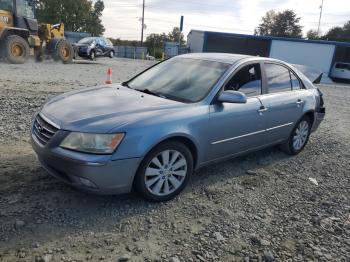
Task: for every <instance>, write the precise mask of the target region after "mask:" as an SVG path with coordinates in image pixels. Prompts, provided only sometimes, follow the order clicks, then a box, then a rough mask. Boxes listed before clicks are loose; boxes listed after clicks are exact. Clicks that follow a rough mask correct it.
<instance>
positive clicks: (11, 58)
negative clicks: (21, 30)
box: [4, 35, 30, 64]
mask: <svg viewBox="0 0 350 262" xmlns="http://www.w3.org/2000/svg"><path fill="white" fill-rule="evenodd" d="M4 52H5V53H4V56H5V58H6V60H7V61H8V62H9V63H11V64H24V63H25V62H27V61H28V58H29V54H30V47H29V44H28V42H27V41H26V40H25V39H24V38H22V37H20V36H18V35H10V36H8V37H7V38H6V39H5V50H4Z"/></svg>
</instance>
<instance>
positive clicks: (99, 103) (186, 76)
mask: <svg viewBox="0 0 350 262" xmlns="http://www.w3.org/2000/svg"><path fill="white" fill-rule="evenodd" d="M324 115H325V108H324V106H323V98H322V94H321V92H320V91H319V90H318V89H317V88H316V87H315V86H314V85H313V83H312V82H311V81H310V80H309V79H307V77H305V76H304V75H303V74H302V73H301V72H299V71H298V69H297V68H295V67H293V66H292V65H289V64H287V63H284V62H282V61H279V60H274V59H269V58H259V57H250V56H243V55H232V54H214V53H211V54H205V53H203V54H187V55H182V56H178V57H175V58H172V59H169V60H167V61H164V62H161V63H159V64H157V65H155V66H153V67H151V68H149V69H147V70H146V71H144V72H142V73H141V74H139V75H137V76H135V77H134V78H132V79H130V80H129V81H127V82H124V83H121V84H116V85H111V86H102V87H94V88H88V89H84V90H79V91H74V92H70V93H66V94H63V95H60V96H58V97H56V98H54V99H52V100H51V101H49V102H48V103H47V104H45V105H44V106H43V108H42V110H41V111H40V112H38V114H37V115H36V117H35V120H34V121H33V124H32V128H31V138H32V145H33V148H34V150H35V152H36V153H37V155H38V159H39V161H40V162H41V164H42V166H43V167H44V168H45V169H46V170H47V171H48V172H49V173H50V174H51V175H53V176H55V177H57V178H59V179H61V180H62V181H64V182H66V183H67V184H70V185H72V186H74V187H77V188H80V189H83V190H86V191H89V192H95V193H101V194H118V193H127V192H130V191H131V190H132V189H135V190H137V192H139V193H140V194H141V195H142V196H143V197H144V198H146V199H149V200H152V201H165V200H169V199H172V198H173V197H175V196H176V195H177V194H179V193H180V192H181V191H182V190H183V189H184V187H185V186H186V184H187V182H188V181H189V178H190V176H191V175H192V173H193V172H194V170H196V169H198V168H200V167H203V166H205V165H208V164H210V163H212V162H214V161H219V160H224V159H227V158H232V157H235V156H239V155H242V154H247V153H249V152H252V151H256V150H260V149H262V148H266V147H270V146H273V145H281V148H282V149H283V150H284V151H285V152H287V153H288V154H291V155H295V154H298V153H299V152H301V151H302V150H303V148H304V147H305V146H306V144H307V142H308V139H309V136H310V134H311V132H312V131H315V130H316V129H317V127H318V126H319V124H320V122H321V121H322V119H323V117H324Z"/></svg>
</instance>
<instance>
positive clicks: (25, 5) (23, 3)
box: [17, 0, 34, 19]
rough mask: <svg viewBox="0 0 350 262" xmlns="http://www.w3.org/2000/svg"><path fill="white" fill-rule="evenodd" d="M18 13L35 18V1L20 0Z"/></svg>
mask: <svg viewBox="0 0 350 262" xmlns="http://www.w3.org/2000/svg"><path fill="white" fill-rule="evenodd" d="M17 15H18V16H23V17H26V18H32V19H34V2H33V0H18V1H17Z"/></svg>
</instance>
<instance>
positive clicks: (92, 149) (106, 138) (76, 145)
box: [60, 132, 125, 154]
mask: <svg viewBox="0 0 350 262" xmlns="http://www.w3.org/2000/svg"><path fill="white" fill-rule="evenodd" d="M124 135H125V134H123V133H118V134H90V133H77V132H72V133H70V134H69V135H68V136H67V137H66V138H65V139H64V140H63V141H62V143H61V145H60V147H63V148H66V149H71V150H75V151H80V152H85V153H96V154H112V153H113V152H114V150H116V149H117V147H118V146H119V144H120V143H121V141H122V140H123V138H124Z"/></svg>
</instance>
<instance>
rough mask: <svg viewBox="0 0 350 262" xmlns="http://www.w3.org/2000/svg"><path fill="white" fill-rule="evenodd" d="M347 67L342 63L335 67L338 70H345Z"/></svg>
mask: <svg viewBox="0 0 350 262" xmlns="http://www.w3.org/2000/svg"><path fill="white" fill-rule="evenodd" d="M345 67H346V64H342V63H338V64H336V66H335V68H338V69H344V68H345Z"/></svg>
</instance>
